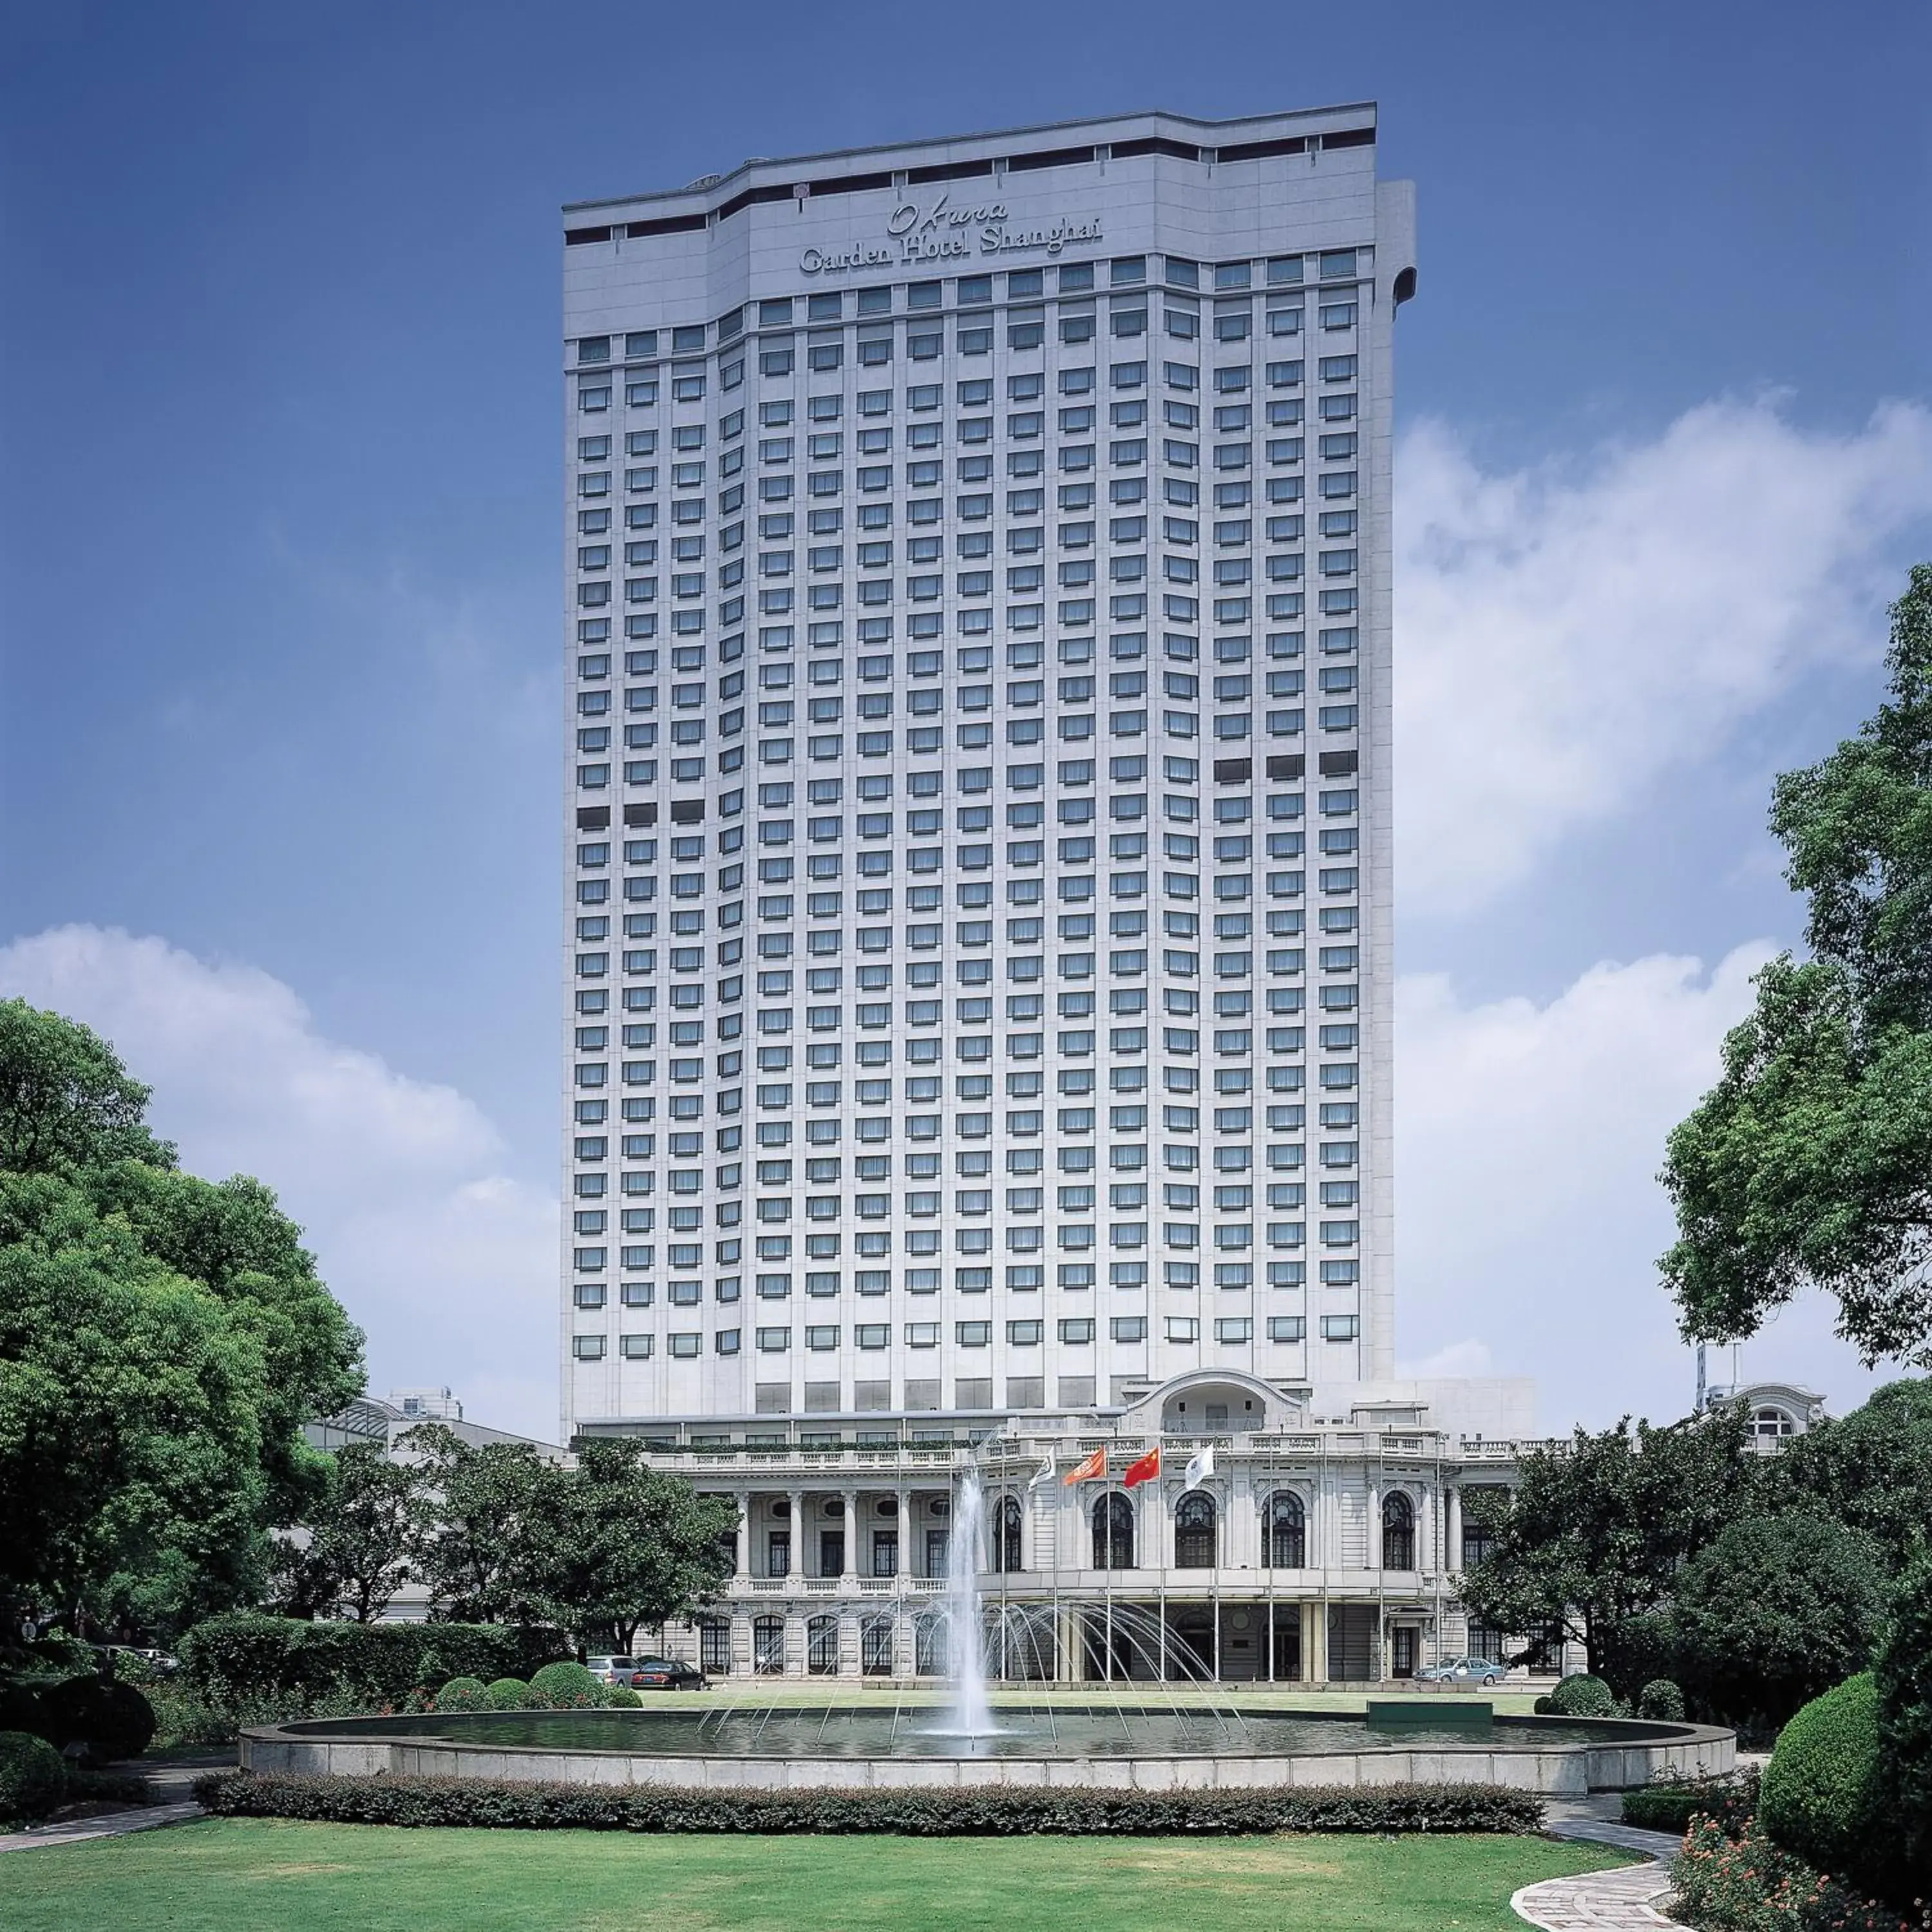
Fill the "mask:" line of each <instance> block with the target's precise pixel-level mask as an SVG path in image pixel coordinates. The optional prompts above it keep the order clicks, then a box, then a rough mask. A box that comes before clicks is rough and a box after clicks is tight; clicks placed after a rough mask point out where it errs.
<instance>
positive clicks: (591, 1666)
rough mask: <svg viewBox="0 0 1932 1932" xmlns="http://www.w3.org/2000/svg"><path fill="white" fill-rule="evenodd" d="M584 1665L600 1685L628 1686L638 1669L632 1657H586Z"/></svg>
mask: <svg viewBox="0 0 1932 1932" xmlns="http://www.w3.org/2000/svg"><path fill="white" fill-rule="evenodd" d="M583 1664H584V1668H585V1669H586V1670H588V1671H589V1673H590V1674H591V1676H593V1677H594V1678H595V1679H597V1681H598V1682H599V1683H600V1684H628V1683H629V1682H631V1679H632V1676H633V1674H634V1673H635V1671H636V1670H637V1659H636V1658H634V1657H588V1658H585V1659H584V1661H583Z"/></svg>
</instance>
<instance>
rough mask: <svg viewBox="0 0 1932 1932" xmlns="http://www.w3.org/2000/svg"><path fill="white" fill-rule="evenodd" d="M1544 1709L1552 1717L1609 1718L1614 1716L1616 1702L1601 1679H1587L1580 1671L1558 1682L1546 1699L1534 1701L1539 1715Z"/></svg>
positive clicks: (1612, 1692)
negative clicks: (1545, 1708) (1545, 1707)
mask: <svg viewBox="0 0 1932 1932" xmlns="http://www.w3.org/2000/svg"><path fill="white" fill-rule="evenodd" d="M1546 1705H1547V1706H1548V1707H1549V1711H1550V1715H1552V1716H1553V1717H1558V1718H1608V1717H1613V1716H1614V1715H1616V1708H1617V1699H1616V1692H1615V1691H1613V1690H1612V1689H1611V1688H1610V1686H1609V1685H1607V1684H1606V1683H1605V1682H1604V1680H1603V1679H1601V1677H1588V1676H1584V1675H1583V1673H1582V1672H1580V1671H1579V1672H1577V1673H1573V1674H1572V1675H1571V1676H1568V1677H1565V1678H1562V1679H1559V1682H1558V1683H1557V1686H1556V1689H1555V1690H1553V1691H1551V1692H1550V1695H1549V1696H1548V1697H1547V1698H1544V1697H1539V1698H1538V1700H1536V1708H1537V1709H1538V1710H1539V1711H1541V1710H1542V1709H1544V1706H1546Z"/></svg>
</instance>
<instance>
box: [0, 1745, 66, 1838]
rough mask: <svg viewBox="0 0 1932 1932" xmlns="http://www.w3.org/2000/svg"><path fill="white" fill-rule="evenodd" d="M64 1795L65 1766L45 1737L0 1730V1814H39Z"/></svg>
mask: <svg viewBox="0 0 1932 1932" xmlns="http://www.w3.org/2000/svg"><path fill="white" fill-rule="evenodd" d="M65 1796H67V1767H66V1766H65V1765H64V1764H62V1763H61V1755H60V1753H59V1752H58V1751H55V1749H54V1748H53V1746H52V1745H50V1744H49V1743H48V1742H47V1741H46V1739H45V1738H37V1737H34V1736H32V1735H31V1733H28V1732H26V1731H0V1818H41V1817H45V1816H46V1814H47V1813H48V1812H49V1811H52V1809H53V1808H54V1807H55V1805H58V1803H60V1802H61V1800H62V1799H64V1798H65Z"/></svg>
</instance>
